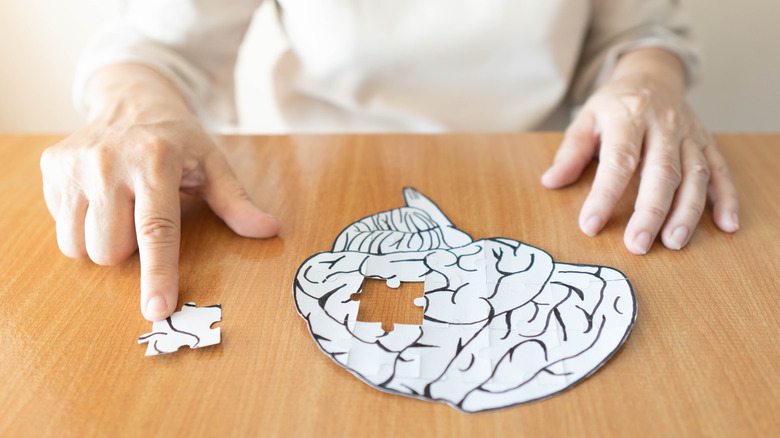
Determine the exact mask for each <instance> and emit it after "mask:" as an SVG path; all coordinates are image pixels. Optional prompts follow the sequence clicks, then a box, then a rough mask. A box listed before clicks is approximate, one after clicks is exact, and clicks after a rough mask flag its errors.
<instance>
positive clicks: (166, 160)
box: [142, 137, 180, 175]
mask: <svg viewBox="0 0 780 438" xmlns="http://www.w3.org/2000/svg"><path fill="white" fill-rule="evenodd" d="M142 148H143V155H142V156H143V157H144V161H143V167H144V169H145V170H146V171H147V172H148V173H149V174H154V175H156V174H160V173H162V172H167V171H168V170H170V167H171V165H172V164H174V163H176V162H177V161H178V160H179V154H180V153H179V149H178V148H176V147H175V146H173V145H172V144H171V143H169V142H167V141H165V140H163V139H161V138H157V137H154V138H151V139H149V140H147V141H145V142H144V144H143V146H142Z"/></svg>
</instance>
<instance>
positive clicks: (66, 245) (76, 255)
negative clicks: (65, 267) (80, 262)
mask: <svg viewBox="0 0 780 438" xmlns="http://www.w3.org/2000/svg"><path fill="white" fill-rule="evenodd" d="M57 246H59V248H60V252H62V253H63V254H65V256H67V257H70V258H72V259H81V258H84V257H86V256H87V250H86V248H84V247H83V246H80V245H78V244H76V242H74V240H73V239H72V238H69V237H65V236H61V235H60V233H58V234H57Z"/></svg>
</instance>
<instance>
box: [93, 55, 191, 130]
mask: <svg viewBox="0 0 780 438" xmlns="http://www.w3.org/2000/svg"><path fill="white" fill-rule="evenodd" d="M86 91H87V99H86V104H87V119H88V120H89V121H90V122H99V123H102V124H106V125H111V124H137V123H158V122H162V121H166V120H180V119H182V118H191V117H193V115H192V112H191V111H190V109H189V107H188V106H187V102H186V100H185V99H184V96H182V94H181V92H180V91H179V90H178V88H176V86H175V85H174V84H173V83H171V82H170V81H169V80H168V79H167V78H166V77H165V76H163V75H161V74H160V73H158V72H156V71H155V70H153V69H151V68H149V67H146V66H142V65H134V64H118V65H113V66H109V67H106V68H104V69H102V70H100V71H98V72H97V73H95V75H94V76H93V78H92V79H90V81H89V83H88V84H87V90H86Z"/></svg>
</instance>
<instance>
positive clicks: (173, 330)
mask: <svg viewBox="0 0 780 438" xmlns="http://www.w3.org/2000/svg"><path fill="white" fill-rule="evenodd" d="M217 321H222V306H221V305H220V304H216V305H213V306H206V307H197V306H196V305H195V303H187V304H185V305H183V306H182V308H181V310H180V311H178V312H174V313H173V314H172V315H171V316H169V317H168V318H166V319H164V320H162V321H155V322H154V323H153V324H152V332H151V333H147V334H145V335H143V336H141V337H140V338H138V343H139V344H143V343H144V342H146V343H147V347H146V354H145V355H146V356H156V355H158V354H165V353H173V352H175V351H176V350H178V349H179V347H182V346H184V345H186V346H188V347H190V348H201V347H207V346H209V345H216V344H219V342H220V339H221V338H220V330H219V327H217V328H215V329H212V328H211V325H212V324H214V323H215V322H217Z"/></svg>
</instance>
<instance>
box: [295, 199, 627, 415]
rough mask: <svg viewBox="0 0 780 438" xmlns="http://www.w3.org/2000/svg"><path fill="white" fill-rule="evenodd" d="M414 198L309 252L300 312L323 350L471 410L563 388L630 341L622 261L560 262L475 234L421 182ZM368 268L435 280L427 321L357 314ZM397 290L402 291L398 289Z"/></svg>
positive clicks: (379, 380)
mask: <svg viewBox="0 0 780 438" xmlns="http://www.w3.org/2000/svg"><path fill="white" fill-rule="evenodd" d="M404 198H405V200H406V204H407V206H406V207H401V208H397V209H394V210H390V211H386V212H382V213H379V214H376V215H373V216H369V217H367V218H364V219H361V220H360V221H358V222H355V223H353V224H352V225H350V226H349V227H347V228H346V229H345V230H344V231H342V232H341V234H340V235H339V236H338V237H337V238H336V242H335V244H334V246H333V249H332V250H331V251H330V252H323V253H319V254H316V255H314V256H312V257H310V258H309V259H307V260H306V261H305V262H304V263H303V265H302V266H301V267H300V269H299V270H298V273H297V274H296V278H295V284H294V287H293V289H294V295H295V303H296V307H297V310H298V312H299V313H300V315H301V316H302V317H303V318H304V319H305V320H306V322H307V323H308V326H309V330H310V331H311V334H312V336H313V338H314V340H315V341H316V342H317V345H318V346H319V347H320V349H321V350H322V351H323V352H325V353H326V354H327V355H329V356H330V357H331V358H333V360H334V361H335V362H336V363H338V364H339V365H341V366H343V367H345V368H346V369H347V370H349V371H350V372H352V373H353V374H354V375H356V376H357V377H359V378H360V379H361V380H363V381H365V382H366V383H368V384H370V385H372V386H374V387H376V388H378V389H381V390H383V391H387V392H393V393H399V394H403V395H407V396H413V397H418V398H422V399H426V400H431V401H441V402H445V403H448V404H450V405H451V406H453V407H456V408H458V409H460V410H462V411H465V412H480V411H485V410H493V409H499V408H503V407H508V406H512V405H517V404H521V403H526V402H530V401H534V400H539V399H542V398H545V397H549V396H551V395H554V394H556V393H559V392H561V391H563V390H565V389H567V388H569V387H570V386H572V385H574V384H576V383H577V382H579V381H581V380H582V379H584V378H585V377H587V376H589V375H590V374H591V373H593V372H594V371H595V370H596V369H598V368H599V367H600V366H601V365H602V364H604V362H606V361H607V360H608V359H609V358H610V357H611V356H612V354H614V352H615V351H616V350H617V349H618V348H619V347H620V345H621V344H622V343H623V341H624V340H625V339H626V337H627V336H628V333H629V331H630V330H631V327H632V325H633V323H634V320H635V317H636V300H635V297H634V293H633V290H632V288H631V285H630V284H629V282H628V280H627V279H626V277H625V276H624V275H623V274H622V273H621V272H619V271H617V270H615V269H612V268H608V267H603V266H588V265H573V264H564V263H555V262H554V261H553V259H552V257H551V256H550V255H549V254H547V253H546V252H544V251H542V250H540V249H537V248H534V247H532V246H528V245H526V244H524V243H521V242H518V241H515V240H512V239H505V238H490V239H482V240H478V241H472V239H471V237H469V235H467V234H466V233H464V232H462V231H460V230H458V229H456V228H455V227H454V226H453V224H452V223H451V222H450V221H449V220H448V219H447V218H446V217H445V216H444V214H443V213H442V212H441V211H440V210H439V208H438V207H437V206H436V205H435V204H434V203H433V202H431V201H430V200H429V199H428V198H426V197H425V196H423V195H422V194H420V193H419V192H417V191H416V190H414V189H411V188H407V189H405V190H404ZM365 278H373V279H382V280H385V281H387V284H388V286H390V287H391V288H393V287H398V285H399V284H400V282H424V291H425V292H424V296H423V298H422V301H421V302H419V304H421V305H423V307H424V313H423V315H424V316H423V322H422V324H421V325H401V324H396V325H395V329H394V330H393V331H391V332H385V331H384V330H383V329H382V327H381V323H379V322H376V323H369V322H359V321H357V314H358V306H359V302H358V301H353V300H352V299H351V298H350V297H351V295H352V294H354V293H357V292H360V291H361V289H362V285H363V281H364V279H365ZM387 293H393V290H392V289H388V292H387Z"/></svg>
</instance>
